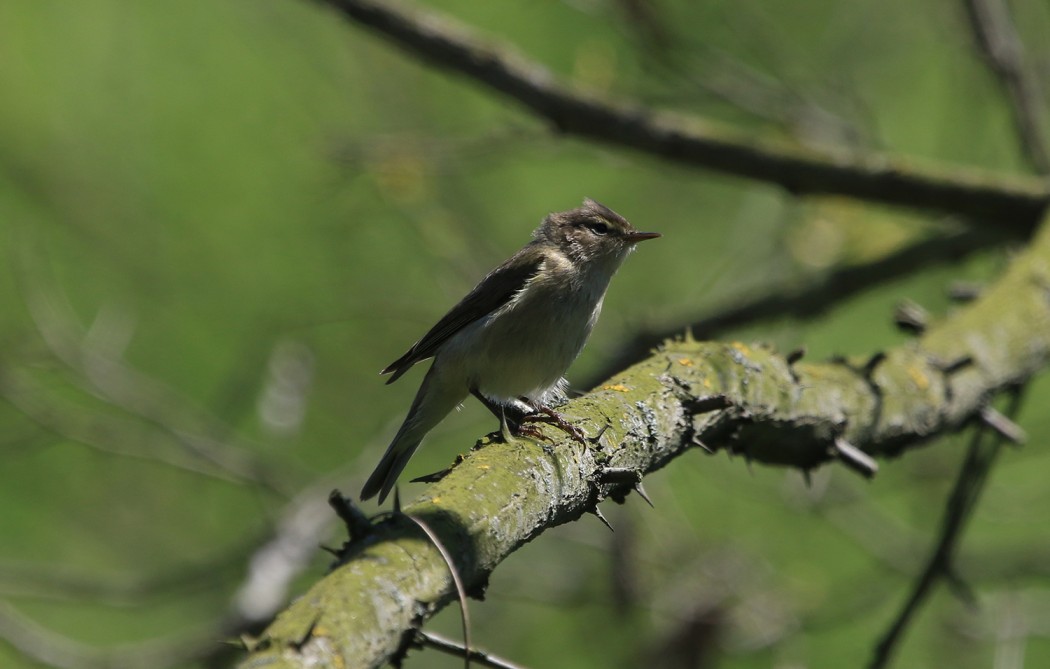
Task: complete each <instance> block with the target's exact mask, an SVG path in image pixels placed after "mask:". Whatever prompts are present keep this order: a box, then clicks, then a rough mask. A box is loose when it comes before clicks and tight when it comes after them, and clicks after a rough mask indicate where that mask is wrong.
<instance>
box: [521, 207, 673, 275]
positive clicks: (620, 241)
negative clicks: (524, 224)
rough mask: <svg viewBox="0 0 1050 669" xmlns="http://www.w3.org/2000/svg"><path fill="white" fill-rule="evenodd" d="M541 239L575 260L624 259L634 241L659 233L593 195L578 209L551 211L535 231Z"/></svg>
mask: <svg viewBox="0 0 1050 669" xmlns="http://www.w3.org/2000/svg"><path fill="white" fill-rule="evenodd" d="M534 236H535V238H536V239H537V240H538V241H542V242H547V243H551V244H554V245H555V246H557V247H558V249H559V250H561V251H562V252H563V253H565V254H566V255H567V256H568V257H569V258H571V259H572V260H573V261H575V262H587V261H615V262H617V264H618V262H619V261H621V260H623V258H625V257H626V256H627V254H628V253H630V252H631V251H632V250H633V249H634V246H635V244H637V243H638V242H641V241H645V240H646V239H655V238H656V237H659V236H660V233H658V232H639V231H638V230H637V229H635V227H634V226H633V225H631V224H630V222H629V221H628V220H627V219H626V218H624V217H623V216H620V215H619V214H617V213H616V212H615V211H613V210H612V209H609V208H608V207H606V206H605V205H604V204H601V203H600V202H596V201H594V200H592V199H590V198H587V199H585V200H584V201H583V205H582V206H580V207H577V208H576V209H570V210H568V211H561V212H557V213H554V214H549V215H548V216H547V218H545V219H544V221H543V224H542V225H541V226H540V227H539V228H538V229H537V230H536V232H535V235H534Z"/></svg>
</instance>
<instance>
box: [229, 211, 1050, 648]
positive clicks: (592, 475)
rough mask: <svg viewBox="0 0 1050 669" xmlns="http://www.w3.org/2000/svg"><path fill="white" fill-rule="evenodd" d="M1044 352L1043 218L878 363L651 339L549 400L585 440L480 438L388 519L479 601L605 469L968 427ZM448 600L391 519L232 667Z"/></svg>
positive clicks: (331, 640)
mask: <svg viewBox="0 0 1050 669" xmlns="http://www.w3.org/2000/svg"><path fill="white" fill-rule="evenodd" d="M1048 351H1050V230H1048V229H1047V226H1044V229H1043V230H1042V232H1041V233H1040V235H1039V236H1038V237H1037V238H1036V239H1035V240H1034V241H1033V243H1032V245H1031V246H1030V248H1029V249H1028V250H1027V252H1026V253H1025V254H1024V255H1022V256H1019V257H1018V258H1017V259H1015V261H1014V262H1013V263H1012V265H1011V267H1010V269H1009V270H1008V271H1007V273H1006V274H1005V275H1004V276H1003V277H1002V278H1001V279H1000V280H999V281H998V282H997V283H996V284H995V285H994V286H993V287H991V288H990V289H989V290H988V291H986V293H985V294H984V295H983V296H982V297H981V299H979V300H978V301H976V302H975V303H973V304H972V305H970V306H968V307H966V308H964V309H961V310H959V311H958V312H956V313H954V314H953V315H952V316H951V317H950V318H948V319H946V320H945V321H944V322H943V323H941V324H939V325H937V326H936V327H933V328H932V329H931V330H929V331H928V332H927V333H926V334H925V335H924V336H922V337H921V338H919V339H917V340H915V341H913V342H911V343H909V344H907V345H905V346H901V347H898V348H895V349H892V350H889V351H886V352H885V355H883V354H881V353H879V354H873V355H872V356H869V357H867V358H859V359H856V360H849V361H845V360H839V361H833V362H825V363H819V364H817V363H801V362H800V363H797V364H794V365H790V364H789V363H788V361H787V360H786V359H785V358H784V357H783V356H781V355H779V354H777V353H776V352H774V351H771V350H768V349H765V348H761V347H753V346H748V345H744V344H741V343H711V342H696V341H689V340H685V341H677V342H669V343H667V344H666V345H665V346H664V347H663V348H662V349H661V350H659V351H657V352H655V353H654V354H653V355H652V356H650V357H649V358H648V359H647V360H645V361H643V362H640V363H639V364H637V365H635V366H633V367H631V368H629V369H627V370H625V371H624V372H623V373H622V374H619V375H617V376H616V377H614V378H613V379H611V380H609V381H608V382H606V383H604V384H602V385H601V386H599V387H598V388H596V389H594V390H593V391H592V392H590V393H588V394H587V395H585V396H583V397H581V398H579V399H576V400H574V401H572V402H570V403H569V404H567V405H566V406H564V407H562V409H561V411H562V413H563V414H564V415H565V416H566V417H567V418H569V419H570V420H571V421H573V422H574V423H576V424H577V425H578V426H579V427H580V428H581V429H583V430H584V432H586V433H587V435H589V436H590V437H591V441H592V443H590V444H588V445H586V446H584V445H581V444H579V443H576V442H574V441H572V440H570V439H568V438H567V437H566V436H565V435H564V434H562V433H560V432H559V431H558V430H556V429H554V428H549V427H544V428H543V430H544V434H546V435H548V436H549V437H550V439H551V440H552V443H550V444H540V443H536V442H533V441H530V440H525V439H522V440H518V441H516V442H514V443H500V442H496V441H491V442H490V440H484V441H483V442H482V443H480V444H479V445H480V447H477V448H475V449H474V450H473V451H472V452H471V453H470V454H468V455H467V456H466V457H465V458H464V459H463V460H462V462H460V463H459V464H458V466H456V467H455V468H454V469H453V470H452V471H451V472H450V473H449V474H448V476H446V477H445V478H444V479H443V480H441V481H439V482H437V483H434V484H432V485H431V486H430V487H429V488H428V489H427V492H426V494H425V495H424V496H423V497H421V498H419V499H417V500H416V501H415V502H413V503H412V504H411V505H409V506H408V507H407V508H406V509H405V512H406V513H410V514H412V515H414V516H416V517H418V518H419V519H421V520H423V521H424V522H425V523H426V524H427V525H428V526H429V527H430V528H431V529H432V530H434V531H435V532H436V533H437V535H438V536H439V537H440V539H441V541H442V543H443V545H444V546H445V547H446V548H447V550H448V551H449V552H450V553H451V555H452V558H453V560H454V562H455V565H456V569H457V570H458V572H459V574H460V576H461V578H462V579H463V582H464V583H465V584H466V586H467V588H468V589H469V590H470V591H471V592H472V594H474V595H480V594H481V593H483V591H484V587H485V583H486V580H487V578H488V574H489V573H490V572H491V571H492V570H493V569H494V568H495V567H496V566H497V565H498V564H499V563H500V562H501V561H502V560H503V559H504V558H506V557H507V556H508V555H509V554H510V553H512V552H513V551H514V550H515V549H517V548H518V547H519V546H521V545H522V544H524V543H525V542H527V541H530V540H532V539H533V538H535V537H536V536H538V535H539V534H540V533H542V532H543V531H544V530H545V529H547V528H549V527H552V526H555V525H558V524H561V523H565V522H569V521H571V520H575V519H576V518H579V517H580V516H581V515H582V514H583V513H585V512H587V511H589V510H591V509H593V508H594V507H595V505H596V504H597V503H598V502H599V501H600V500H601V499H603V498H604V497H606V496H610V495H611V496H614V497H619V496H621V495H623V494H626V493H627V492H629V490H630V489H631V483H630V482H629V481H627V482H624V479H623V478H617V479H615V482H605V483H603V482H602V480H603V479H602V475H601V474H602V472H603V471H605V470H607V469H608V468H613V467H615V468H625V469H629V470H632V471H636V472H639V473H645V472H649V471H653V470H654V469H657V468H660V467H663V466H665V465H666V464H668V463H669V462H670V461H671V460H672V459H673V458H675V457H676V456H678V455H679V454H681V453H683V452H685V451H686V450H688V449H690V448H695V447H698V446H699V445H701V444H702V445H704V446H705V447H707V448H710V449H731V450H732V451H733V452H737V453H741V454H743V455H745V456H746V457H748V458H750V459H751V460H753V461H755V462H762V463H769V464H777V465H787V466H794V467H800V468H811V467H815V466H817V465H819V464H820V463H822V462H825V461H827V460H829V459H832V458H835V457H839V450H838V449H837V448H836V445H835V443H836V440H837V439H843V440H845V441H848V442H849V443H850V444H852V445H853V446H855V447H858V448H860V449H862V450H864V451H865V452H866V453H868V454H871V455H876V456H890V455H897V454H899V453H901V452H902V451H904V450H905V449H907V448H909V447H912V446H914V445H916V444H919V443H922V442H923V441H926V440H929V439H930V438H932V437H935V436H938V435H941V434H944V433H947V432H950V431H953V430H956V429H958V428H960V427H961V426H963V425H964V424H965V423H967V421H970V420H972V419H974V417H975V416H976V415H977V413H978V412H979V411H980V410H981V408H982V407H984V406H985V405H986V404H987V402H988V401H989V400H990V398H991V397H992V396H993V395H994V394H995V393H996V392H998V391H1000V390H1002V389H1004V388H1006V387H1010V386H1012V385H1014V384H1019V383H1023V382H1024V381H1025V380H1026V379H1028V378H1029V377H1030V376H1031V375H1032V374H1034V373H1035V372H1037V371H1038V370H1039V369H1040V368H1042V367H1043V366H1044V365H1045V364H1046V361H1047V355H1048ZM452 597H453V584H452V579H451V577H450V575H449V571H448V568H447V566H446V565H445V563H444V562H443V560H442V559H441V557H440V555H439V553H438V551H437V550H436V548H435V547H434V546H433V545H431V543H430V542H428V541H427V540H426V539H425V537H424V536H423V534H422V532H421V531H420V530H419V528H418V527H416V526H415V525H414V524H413V523H411V522H409V521H407V520H405V519H403V518H402V519H397V518H391V519H388V520H386V521H383V522H380V523H378V524H377V525H375V526H374V530H373V532H372V534H370V535H369V536H368V537H366V538H364V539H362V540H358V541H356V542H353V543H352V544H350V545H349V546H348V547H347V549H346V555H345V558H344V559H343V560H342V563H341V565H340V566H338V567H337V568H336V569H334V570H333V571H332V573H331V574H329V575H328V576H326V577H325V578H324V579H322V580H321V581H320V582H318V583H317V584H315V585H314V587H313V588H311V589H310V591H309V592H308V593H306V594H305V595H304V596H303V597H301V598H300V599H298V600H297V601H295V602H294V603H293V604H292V605H291V606H289V607H288V609H287V610H286V611H285V612H284V613H282V614H281V615H280V616H279V617H278V618H277V620H276V621H275V622H274V623H273V624H272V625H271V626H270V628H269V629H268V630H266V632H265V633H264V634H263V635H262V637H261V638H260V639H259V640H258V641H257V643H255V644H254V646H255V648H254V650H253V652H252V653H251V656H250V657H249V658H248V659H247V660H245V661H244V663H243V664H242V665H241V666H242V667H244V668H247V667H262V666H266V667H308V666H309V667H335V668H343V667H376V666H381V665H382V664H383V663H384V662H385V661H386V660H387V659H388V658H389V657H390V656H391V654H393V653H395V652H396V651H397V649H398V647H399V644H400V642H401V639H402V638H403V635H404V634H405V633H406V631H407V630H411V629H412V628H413V626H414V625H418V624H420V623H422V622H423V621H425V620H426V619H427V618H428V617H429V616H430V615H431V614H432V613H433V612H434V611H436V610H437V609H439V608H440V607H442V606H444V605H445V604H447V603H448V602H449V601H450V600H451V599H452Z"/></svg>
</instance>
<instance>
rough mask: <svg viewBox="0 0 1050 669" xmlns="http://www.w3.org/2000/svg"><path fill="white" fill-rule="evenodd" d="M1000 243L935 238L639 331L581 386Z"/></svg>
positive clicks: (813, 311)
mask: <svg viewBox="0 0 1050 669" xmlns="http://www.w3.org/2000/svg"><path fill="white" fill-rule="evenodd" d="M1001 241H1002V240H1001V238H999V239H997V238H995V237H992V236H989V235H988V234H987V233H984V232H982V231H978V230H968V231H963V232H956V233H949V234H943V235H937V236H934V237H930V238H927V239H923V240H921V241H918V242H915V243H913V244H910V245H907V246H904V247H903V248H901V249H898V250H896V251H892V252H890V253H889V254H887V255H886V256H884V257H882V258H878V259H877V260H872V261H870V262H866V263H861V264H857V265H849V266H846V267H840V268H837V269H835V270H832V271H830V272H827V273H824V274H817V275H815V276H811V277H808V278H806V279H804V280H803V281H802V282H801V283H800V284H799V285H796V286H790V285H788V286H780V287H779V288H776V289H773V290H771V291H770V292H768V293H766V294H763V295H759V296H757V297H754V298H752V299H741V300H737V301H735V302H734V303H733V304H732V306H729V307H726V308H725V309H721V310H715V311H713V312H712V313H711V314H709V315H707V316H702V317H700V318H698V319H696V320H695V321H693V322H692V323H691V324H689V325H684V326H683V325H676V326H674V327H670V328H665V329H662V330H650V331H640V332H637V333H635V334H634V336H633V337H632V338H631V339H630V340H629V341H627V342H626V343H624V345H623V346H622V347H621V348H620V350H619V351H617V352H616V353H615V354H614V355H611V356H609V358H608V360H607V362H606V363H605V364H604V365H602V367H601V368H599V369H598V370H597V371H595V372H594V373H593V374H591V375H590V376H589V377H588V378H586V379H584V381H583V382H582V383H580V384H578V386H579V387H580V388H593V387H594V386H596V385H597V384H599V383H601V382H602V381H603V380H605V379H607V378H608V377H609V376H611V375H612V374H614V373H616V372H617V371H619V370H621V369H623V368H624V367H626V366H627V365H630V364H633V363H634V362H637V361H638V360H641V359H642V358H644V357H645V356H646V355H647V354H648V353H649V351H651V350H652V349H653V347H655V346H657V345H659V344H660V342H662V341H664V340H666V339H670V338H672V337H675V336H680V335H681V334H682V333H683V332H685V331H688V332H690V334H691V335H692V336H693V337H695V338H697V339H716V338H718V337H719V336H721V335H723V334H724V333H726V332H727V331H729V330H733V329H735V328H741V327H746V326H750V325H755V324H757V323H762V322H769V321H773V320H777V319H781V318H795V319H807V318H815V317H817V316H819V315H821V314H823V313H826V312H827V311H828V310H830V309H832V308H834V307H835V305H836V304H840V303H841V302H843V301H844V300H846V299H849V298H851V297H854V296H856V295H859V294H861V293H864V292H866V291H869V290H873V289H875V288H877V287H878V286H880V285H882V284H884V283H886V282H888V281H893V280H895V279H899V278H901V277H904V276H908V275H910V274H913V273H915V272H919V271H924V270H928V269H930V268H932V267H935V266H937V265H940V264H946V263H953V262H958V261H960V260H962V259H964V258H966V257H967V256H969V255H971V254H973V253H975V252H978V251H983V250H987V249H988V248H989V247H990V246H994V245H995V244H997V243H1001Z"/></svg>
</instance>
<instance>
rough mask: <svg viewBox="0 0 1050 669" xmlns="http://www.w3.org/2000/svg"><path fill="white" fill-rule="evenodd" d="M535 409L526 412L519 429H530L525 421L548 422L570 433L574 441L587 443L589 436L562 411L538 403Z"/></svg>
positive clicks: (520, 421)
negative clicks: (568, 419) (566, 417)
mask: <svg viewBox="0 0 1050 669" xmlns="http://www.w3.org/2000/svg"><path fill="white" fill-rule="evenodd" d="M535 409H536V410H535V411H534V412H533V413H530V414H525V415H524V416H522V417H521V419H520V420H519V421H518V430H519V431H520V430H523V429H529V428H528V426H526V425H523V424H524V423H547V424H548V425H554V426H555V427H557V428H558V429H560V430H561V431H562V432H564V433H565V434H567V435H569V436H570V437H571V438H572V439H573V440H574V441H578V442H579V443H581V444H583V445H587V438H586V436H585V435H584V434H583V432H582V431H581V430H580V429H579V428H578V427H576V426H575V425H573V424H571V423H569V422H568V421H567V420H565V418H564V417H562V415H561V414H560V413H558V412H557V411H555V410H554V409H551V408H550V407H547V406H543V405H538V406H536V407H535Z"/></svg>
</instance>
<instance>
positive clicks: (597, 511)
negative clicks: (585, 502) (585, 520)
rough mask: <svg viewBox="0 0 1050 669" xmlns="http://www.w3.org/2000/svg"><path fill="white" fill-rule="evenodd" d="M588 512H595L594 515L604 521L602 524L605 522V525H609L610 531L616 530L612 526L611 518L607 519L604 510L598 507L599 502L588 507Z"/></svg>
mask: <svg viewBox="0 0 1050 669" xmlns="http://www.w3.org/2000/svg"><path fill="white" fill-rule="evenodd" d="M587 513H590V514H594V516H595V517H596V518H597V519H598V520H600V521H602V524H603V525H605V526H606V527H608V528H609V531H610V532H615V531H616V530H614V529H613V526H612V525H611V524H610V523H609V520H608V519H607V518H606V517H605V515H604V514H603V513H602V510H601V509H599V508H598V505H597V504H595V505H594V506H592V507H591V508H589V509H587Z"/></svg>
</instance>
